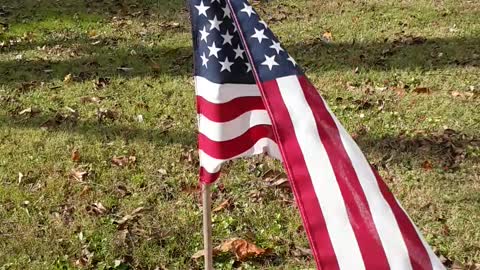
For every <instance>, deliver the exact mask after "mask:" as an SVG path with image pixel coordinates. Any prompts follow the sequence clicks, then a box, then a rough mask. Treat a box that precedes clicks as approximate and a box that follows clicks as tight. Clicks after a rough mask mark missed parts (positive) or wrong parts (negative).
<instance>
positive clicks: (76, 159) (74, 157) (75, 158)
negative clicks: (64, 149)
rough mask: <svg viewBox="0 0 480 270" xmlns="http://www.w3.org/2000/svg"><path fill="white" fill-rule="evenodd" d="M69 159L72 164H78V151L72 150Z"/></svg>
mask: <svg viewBox="0 0 480 270" xmlns="http://www.w3.org/2000/svg"><path fill="white" fill-rule="evenodd" d="M71 157H72V161H73V162H80V152H79V151H78V149H73V150H72V154H71Z"/></svg>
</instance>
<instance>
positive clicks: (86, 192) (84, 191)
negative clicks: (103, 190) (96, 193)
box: [80, 186, 92, 197]
mask: <svg viewBox="0 0 480 270" xmlns="http://www.w3.org/2000/svg"><path fill="white" fill-rule="evenodd" d="M90 191H92V187H91V186H84V187H83V189H82V192H80V197H85V196H87V194H88V193H90Z"/></svg>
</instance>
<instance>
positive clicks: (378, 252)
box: [298, 76, 390, 269]
mask: <svg viewBox="0 0 480 270" xmlns="http://www.w3.org/2000/svg"><path fill="white" fill-rule="evenodd" d="M298 79H299V82H300V85H301V87H302V90H303V93H304V95H305V99H306V100H307V102H308V105H309V106H310V108H311V110H312V113H313V115H314V117H315V119H316V123H317V129H318V133H319V135H320V139H321V140H322V143H323V145H324V147H325V150H326V151H327V154H328V156H329V159H330V163H331V165H332V168H333V171H334V173H335V177H336V179H337V182H338V185H339V188H340V190H341V193H342V196H343V199H344V201H345V206H346V208H347V211H348V216H349V219H350V223H351V224H352V228H353V231H354V233H355V237H356V239H357V242H358V246H359V248H360V252H361V253H362V257H363V261H364V263H365V268H366V269H390V266H389V264H388V260H387V256H386V254H385V251H384V249H383V246H382V243H381V241H380V237H379V235H378V232H377V229H376V226H375V223H374V221H373V217H372V213H371V212H370V207H369V206H368V202H367V198H366V196H365V194H364V192H363V189H362V186H361V184H360V181H359V179H358V177H357V174H356V172H355V169H354V168H353V165H352V162H351V160H350V158H349V157H348V154H347V152H346V150H345V148H344V146H343V143H342V139H341V137H340V132H339V130H338V128H337V125H336V124H335V122H334V120H333V118H332V116H331V115H330V113H329V112H328V110H327V108H326V107H325V104H324V103H323V101H322V99H321V98H320V96H319V95H318V92H317V90H316V89H315V87H313V86H312V85H311V84H310V82H309V81H308V80H307V79H306V78H305V77H303V76H299V77H298ZM365 229H367V231H365Z"/></svg>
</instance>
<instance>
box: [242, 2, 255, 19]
mask: <svg viewBox="0 0 480 270" xmlns="http://www.w3.org/2000/svg"><path fill="white" fill-rule="evenodd" d="M243 6H244V8H243V9H242V10H240V11H241V12H245V13H247V14H248V17H250V16H251V15H252V14H256V13H255V11H253V7H252V6H249V5H247V4H243Z"/></svg>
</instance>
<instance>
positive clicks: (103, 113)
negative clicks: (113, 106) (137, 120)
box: [97, 108, 118, 121]
mask: <svg viewBox="0 0 480 270" xmlns="http://www.w3.org/2000/svg"><path fill="white" fill-rule="evenodd" d="M97 116H98V120H99V121H102V120H104V119H110V120H115V119H117V118H118V113H117V112H115V111H112V110H108V109H101V108H100V109H98V110H97Z"/></svg>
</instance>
